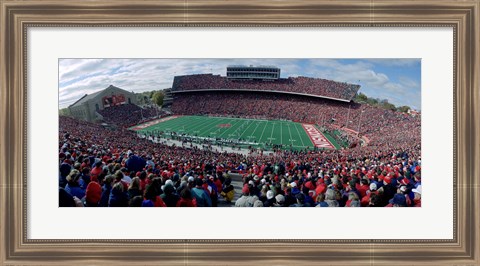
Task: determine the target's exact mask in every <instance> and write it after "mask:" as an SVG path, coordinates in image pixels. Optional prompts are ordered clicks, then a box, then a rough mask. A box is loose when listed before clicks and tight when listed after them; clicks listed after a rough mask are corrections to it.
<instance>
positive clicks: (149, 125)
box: [130, 115, 180, 130]
mask: <svg viewBox="0 0 480 266" xmlns="http://www.w3.org/2000/svg"><path fill="white" fill-rule="evenodd" d="M178 117H180V116H179V115H172V116H168V117H164V118H161V119H155V120H152V121H148V122H146V123H143V124H140V125H136V126H134V127H131V128H130V129H131V130H141V129H145V128H147V127H151V126H153V125H156V124H159V123H162V122H165V121H168V120H172V119H175V118H178Z"/></svg>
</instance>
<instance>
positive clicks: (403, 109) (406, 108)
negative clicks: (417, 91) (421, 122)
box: [397, 105, 410, 113]
mask: <svg viewBox="0 0 480 266" xmlns="http://www.w3.org/2000/svg"><path fill="white" fill-rule="evenodd" d="M408 110H410V107H409V106H406V105H404V106H400V107H398V108H397V111H399V112H403V113H408Z"/></svg>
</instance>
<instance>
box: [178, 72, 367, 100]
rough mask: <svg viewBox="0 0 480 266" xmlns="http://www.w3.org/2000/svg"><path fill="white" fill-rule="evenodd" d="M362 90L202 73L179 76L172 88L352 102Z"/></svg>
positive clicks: (342, 85) (313, 81)
mask: <svg viewBox="0 0 480 266" xmlns="http://www.w3.org/2000/svg"><path fill="white" fill-rule="evenodd" d="M359 89H360V85H355V84H349V83H345V82H337V81H333V80H327V79H320V78H309V77H289V78H286V79H284V78H282V79H278V80H268V81H263V80H233V79H228V78H226V77H222V76H220V75H212V74H198V75H186V76H176V77H175V78H174V80H173V85H172V91H173V92H176V91H191V90H253V91H276V92H289V93H301V94H309V95H316V96H323V97H330V98H336V99H342V100H347V101H350V100H352V99H353V97H354V96H355V94H356V93H357V92H358V90H359Z"/></svg>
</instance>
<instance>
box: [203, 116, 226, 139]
mask: <svg viewBox="0 0 480 266" xmlns="http://www.w3.org/2000/svg"><path fill="white" fill-rule="evenodd" d="M208 118H209V117H208ZM215 123H218V121H217V120H216V119H212V121H210V123H206V124H205V125H204V126H202V127H200V128H199V129H198V131H200V132H201V133H199V134H198V135H200V136H204V135H205V134H204V132H206V131H207V130H210V129H209V128H210V127H211V126H212V125H214V124H215ZM222 123H223V122H222ZM224 124H225V123H224ZM205 128H207V130H205ZM217 130H219V129H217ZM217 130H216V131H217ZM207 136H208V134H207Z"/></svg>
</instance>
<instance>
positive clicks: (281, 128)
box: [280, 124, 283, 145]
mask: <svg viewBox="0 0 480 266" xmlns="http://www.w3.org/2000/svg"><path fill="white" fill-rule="evenodd" d="M280 145H283V124H280Z"/></svg>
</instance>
